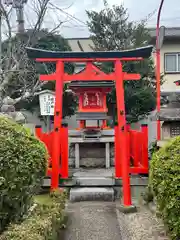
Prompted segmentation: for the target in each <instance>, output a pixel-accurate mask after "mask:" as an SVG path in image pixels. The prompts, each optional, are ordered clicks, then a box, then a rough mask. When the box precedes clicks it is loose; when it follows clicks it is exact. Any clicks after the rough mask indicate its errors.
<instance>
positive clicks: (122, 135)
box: [115, 61, 132, 206]
mask: <svg viewBox="0 0 180 240" xmlns="http://www.w3.org/2000/svg"><path fill="white" fill-rule="evenodd" d="M115 74H116V98H117V109H118V110H117V117H118V133H117V135H118V139H119V140H118V143H119V149H120V161H121V165H122V170H121V171H122V180H123V203H124V205H125V206H130V205H131V204H132V202H131V189H130V178H129V160H128V157H127V144H126V142H127V134H126V130H127V129H126V117H125V104H124V86H123V70H122V63H121V62H120V61H116V62H115Z"/></svg>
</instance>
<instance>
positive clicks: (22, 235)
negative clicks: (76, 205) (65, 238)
mask: <svg viewBox="0 0 180 240" xmlns="http://www.w3.org/2000/svg"><path fill="white" fill-rule="evenodd" d="M66 199H67V194H66V192H65V191H64V192H56V193H55V194H52V195H51V196H45V197H44V196H40V197H38V198H37V199H36V198H35V203H36V204H37V206H36V208H35V209H34V211H33V212H32V214H31V216H29V217H28V218H27V219H26V220H24V221H23V222H22V223H21V224H19V225H18V224H12V225H11V226H9V228H8V229H7V231H5V232H4V233H3V234H2V235H1V236H0V240H59V239H61V238H60V233H61V231H62V230H61V229H62V228H64V227H65V221H66V219H67V217H66V214H65V211H64V209H65V203H66Z"/></svg>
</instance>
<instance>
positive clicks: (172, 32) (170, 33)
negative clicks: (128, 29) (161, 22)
mask: <svg viewBox="0 0 180 240" xmlns="http://www.w3.org/2000/svg"><path fill="white" fill-rule="evenodd" d="M149 30H150V35H151V37H152V38H154V37H156V29H155V28H150V29H149ZM165 37H167V38H173V37H175V38H177V37H180V27H172V28H165Z"/></svg>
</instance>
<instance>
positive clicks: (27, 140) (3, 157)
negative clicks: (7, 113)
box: [0, 117, 48, 232]
mask: <svg viewBox="0 0 180 240" xmlns="http://www.w3.org/2000/svg"><path fill="white" fill-rule="evenodd" d="M47 157H48V156H47V151H46V148H45V147H44V145H43V144H42V143H41V142H40V141H38V140H37V139H36V138H35V137H34V136H33V135H32V134H31V133H30V131H29V130H28V129H26V128H24V127H23V126H21V125H19V124H17V123H15V122H13V121H12V120H10V119H7V118H4V117H0V232H1V231H2V230H3V229H4V228H5V227H6V226H7V225H8V224H9V222H13V221H19V220H21V219H22V217H23V216H24V214H26V212H27V210H28V209H29V207H30V205H31V200H32V196H33V195H34V193H35V192H36V190H37V189H38V188H39V186H40V185H41V180H42V178H43V177H44V175H45V172H46V167H47Z"/></svg>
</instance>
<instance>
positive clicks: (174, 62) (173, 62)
mask: <svg viewBox="0 0 180 240" xmlns="http://www.w3.org/2000/svg"><path fill="white" fill-rule="evenodd" d="M165 72H166V73H168V72H169V73H176V72H180V53H166V54H165Z"/></svg>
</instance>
